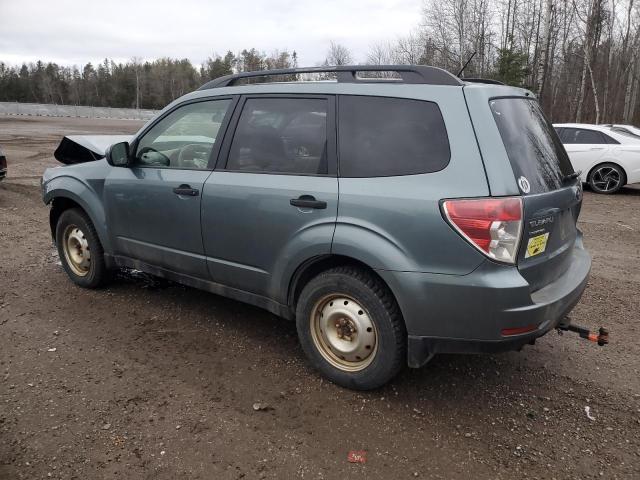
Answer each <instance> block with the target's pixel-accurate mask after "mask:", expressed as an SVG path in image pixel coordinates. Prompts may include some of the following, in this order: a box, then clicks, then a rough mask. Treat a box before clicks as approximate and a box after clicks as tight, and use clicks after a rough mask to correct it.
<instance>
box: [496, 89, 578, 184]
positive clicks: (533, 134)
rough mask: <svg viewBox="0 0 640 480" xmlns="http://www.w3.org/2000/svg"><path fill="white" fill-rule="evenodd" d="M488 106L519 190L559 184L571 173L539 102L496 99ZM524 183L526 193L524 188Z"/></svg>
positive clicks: (569, 164)
mask: <svg viewBox="0 0 640 480" xmlns="http://www.w3.org/2000/svg"><path fill="white" fill-rule="evenodd" d="M489 106H490V107H491V111H492V112H493V118H494V119H495V121H496V124H497V125H498V130H499V131H500V136H501V137H502V142H503V143H504V146H505V148H506V150H507V155H508V156H509V161H510V162H511V167H512V168H513V173H514V175H515V177H516V180H518V185H519V186H520V189H521V190H522V193H530V194H534V193H542V192H548V191H550V190H556V189H558V188H560V187H562V183H563V178H564V177H565V176H566V175H568V174H570V173H573V167H572V166H571V162H570V161H569V157H568V156H567V152H566V151H565V149H564V147H563V146H562V143H561V142H560V139H559V138H558V135H557V134H556V131H555V130H554V129H553V127H552V126H551V124H550V123H549V121H548V120H547V119H546V118H545V116H544V113H542V108H540V104H539V103H538V102H537V101H536V100H534V99H528V98H499V99H495V100H491V101H490V102H489ZM521 177H524V179H525V180H526V181H524V182H523V181H521ZM527 183H528V185H529V186H530V191H529V192H527V191H526V188H523V184H525V185H526V184H527Z"/></svg>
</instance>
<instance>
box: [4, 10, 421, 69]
mask: <svg viewBox="0 0 640 480" xmlns="http://www.w3.org/2000/svg"><path fill="white" fill-rule="evenodd" d="M421 6H422V0H314V1H311V0H269V1H260V0H225V1H221V0H171V1H166V0H155V1H150V0H0V61H4V62H6V63H11V64H19V63H22V62H32V61H35V60H38V59H41V60H47V61H55V62H58V63H60V64H66V65H71V64H77V65H81V64H83V63H86V62H87V61H94V62H95V61H96V60H98V61H99V60H101V59H103V58H105V57H108V58H113V59H114V60H116V61H126V60H129V59H130V58H131V57H133V56H137V57H141V58H143V59H154V58H159V57H163V56H169V57H172V58H185V57H186V58H189V59H190V60H191V61H192V62H194V63H195V64H200V63H201V62H202V61H203V60H204V59H205V58H206V57H207V56H209V55H211V54H212V53H213V52H217V53H219V54H224V53H225V52H226V51H227V50H232V51H233V52H234V53H237V52H239V51H240V50H242V49H243V48H252V47H255V48H257V49H258V50H261V51H265V52H266V53H270V52H271V51H273V50H275V49H280V50H283V49H289V50H296V51H297V52H298V58H299V62H298V63H299V65H300V66H307V65H315V64H317V63H319V62H321V61H323V60H324V58H325V53H326V50H327V47H328V45H329V41H330V40H334V41H336V42H338V43H341V44H343V45H345V46H346V47H347V48H349V49H350V50H351V52H352V53H353V56H354V59H355V60H356V61H363V60H365V57H366V54H367V51H368V48H369V46H370V45H371V44H373V43H377V42H380V41H384V40H393V39H395V38H396V37H398V36H402V35H406V34H407V33H408V32H409V31H411V30H412V29H414V28H415V27H416V26H417V25H418V23H419V20H420V12H421Z"/></svg>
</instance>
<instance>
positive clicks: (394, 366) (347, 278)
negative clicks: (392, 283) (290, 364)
mask: <svg viewBox="0 0 640 480" xmlns="http://www.w3.org/2000/svg"><path fill="white" fill-rule="evenodd" d="M332 295H339V296H345V297H348V298H351V299H353V300H354V301H355V302H356V305H358V304H359V305H361V306H362V307H363V308H364V309H366V316H367V318H368V319H369V320H368V321H370V322H371V323H373V324H374V326H375V332H376V336H377V338H376V345H375V349H374V352H373V353H372V354H371V355H373V358H372V359H371V360H368V361H369V362H370V363H368V364H367V365H366V366H365V367H363V368H362V369H361V370H358V371H344V370H343V369H341V368H338V367H336V366H335V365H333V364H332V363H331V362H330V361H329V360H327V358H326V355H327V354H323V353H322V351H321V349H322V347H320V346H318V344H317V343H316V342H317V340H314V335H313V334H312V328H313V327H312V323H313V321H312V313H314V311H316V306H317V305H318V304H319V302H322V301H323V299H326V298H327V297H329V298H332V297H331V296H332ZM327 301H328V300H327ZM345 305H346V303H345ZM359 313H362V312H359ZM296 326H297V330H298V337H299V339H300V344H301V345H302V349H303V350H304V352H305V354H306V355H307V357H308V358H309V360H310V362H311V364H312V365H313V366H314V367H315V368H316V369H317V370H319V371H320V373H322V374H323V375H324V376H325V377H327V378H328V379H329V380H331V381H332V382H334V383H336V384H338V385H341V386H343V387H346V388H351V389H354V390H371V389H374V388H378V387H381V386H382V385H384V384H386V383H387V382H389V380H391V379H392V378H393V377H394V376H395V375H397V374H398V372H399V371H400V370H401V369H402V368H403V367H404V365H406V350H407V333H406V328H405V325H404V321H403V319H402V315H401V313H400V309H399V308H398V305H397V303H396V301H395V299H394V298H393V295H392V294H391V292H390V291H389V289H388V287H387V286H386V285H385V284H384V283H383V282H382V281H381V280H380V279H378V278H377V277H375V276H374V275H373V274H371V273H369V272H367V271H366V270H364V269H361V268H358V267H351V266H344V267H336V268H333V269H331V270H327V271H325V272H323V273H321V274H319V275H318V276H317V277H315V278H313V279H312V280H311V281H310V282H309V283H308V284H307V285H306V286H305V287H304V289H303V290H302V292H301V294H300V298H299V299H298V303H297V306H296ZM320 331H322V330H320ZM316 338H317V334H316ZM354 338H357V337H354ZM349 341H351V340H349ZM367 348H369V346H367ZM357 358H360V357H357Z"/></svg>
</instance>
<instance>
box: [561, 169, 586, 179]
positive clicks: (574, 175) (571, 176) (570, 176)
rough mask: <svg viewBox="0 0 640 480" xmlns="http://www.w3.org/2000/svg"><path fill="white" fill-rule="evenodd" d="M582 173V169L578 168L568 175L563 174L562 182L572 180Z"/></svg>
mask: <svg viewBox="0 0 640 480" xmlns="http://www.w3.org/2000/svg"><path fill="white" fill-rule="evenodd" d="M581 174H582V170H578V171H577V172H573V173H570V174H569V175H565V176H564V177H562V181H563V182H568V181H569V180H573V179H574V178H578V177H579V176H580V175H581Z"/></svg>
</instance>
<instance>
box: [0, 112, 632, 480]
mask: <svg viewBox="0 0 640 480" xmlns="http://www.w3.org/2000/svg"><path fill="white" fill-rule="evenodd" d="M140 126H141V125H140V123H138V122H134V121H123V120H87V119H64V118H51V119H44V118H30V117H25V118H20V117H1V116H0V145H2V146H3V148H4V149H5V151H6V154H7V158H8V161H9V177H8V178H7V179H6V181H4V182H1V183H0V247H1V249H2V250H1V251H2V257H3V262H2V263H0V279H1V280H0V479H12V480H13V479H22V478H25V479H27V478H28V479H32V478H34V479H36V478H38V479H39V478H60V479H82V480H84V479H100V478H108V479H111V478H126V479H176V478H181V479H186V478H189V479H191V478H194V479H195V478H201V479H212V478H215V479H227V478H228V479H239V478H278V479H282V478H324V479H333V478H336V479H338V478H367V479H376V478H380V479H392V478H393V479H396V478H398V479H402V478H416V477H418V478H447V479H450V478H473V479H485V478H486V479H512V478H545V479H547V478H557V479H561V478H579V479H587V478H636V479H637V478H640V375H639V373H640V372H639V370H640V357H639V353H640V347H639V340H640V336H639V333H640V330H639V327H638V322H639V315H638V314H639V313H640V295H639V294H638V293H639V287H640V268H639V267H640V235H639V232H640V208H639V206H640V189H634V188H627V189H625V190H624V191H623V192H622V193H620V194H618V195H614V196H596V195H593V194H591V193H589V192H586V193H585V201H584V206H583V210H582V215H581V218H580V227H581V228H582V230H583V231H584V233H585V238H586V245H587V247H588V248H589V250H590V251H591V253H592V255H593V257H594V262H593V269H592V275H591V280H590V282H589V286H588V288H587V290H586V293H585V295H584V297H583V299H582V301H581V302H580V304H579V305H578V306H577V307H576V309H575V310H574V313H573V314H572V318H573V319H574V321H575V322H576V323H579V324H583V325H586V326H588V327H591V328H597V327H599V326H601V325H604V326H607V327H609V329H610V331H611V342H612V343H611V344H610V345H608V346H606V347H603V348H599V347H596V346H594V345H593V344H591V343H589V342H586V341H583V340H580V339H578V338H577V337H576V336H575V335H573V334H565V335H564V336H559V335H557V334H556V333H555V332H552V333H550V334H548V335H546V336H545V337H543V338H541V339H540V340H539V341H538V342H537V344H536V345H535V346H531V347H526V348H525V349H524V350H523V351H522V352H513V353H507V354H500V355H493V356H440V357H437V358H436V359H434V360H433V362H432V363H430V364H429V365H428V366H426V367H425V368H423V369H420V370H406V371H405V372H403V373H402V374H401V375H400V376H399V378H397V379H396V380H395V381H394V382H392V383H391V384H390V385H388V386H387V387H385V388H383V389H381V390H378V391H375V392H370V393H357V392H352V391H349V390H344V389H341V388H339V387H336V386H334V385H332V384H330V383H327V382H325V381H323V380H322V379H321V378H320V377H319V376H318V375H317V374H316V373H315V372H314V371H312V370H311V369H310V368H309V366H308V365H307V363H306V362H305V359H304V358H303V355H302V352H301V350H300V348H299V346H298V343H297V340H296V333H295V328H294V325H293V324H292V323H290V322H287V321H284V320H281V319H278V318H276V317H274V316H273V315H271V314H269V313H267V312H264V311H261V310H259V309H256V308H253V307H250V306H246V305H243V304H241V303H238V302H234V301H231V300H227V299H224V298H221V297H218V296H215V295H211V294H208V293H205V292H200V291H197V290H194V289H190V288H186V287H182V286H179V285H176V284H173V283H168V282H163V281H157V280H154V279H152V278H150V277H147V276H144V275H132V274H122V275H121V276H120V277H119V278H118V279H117V281H116V282H114V283H113V284H112V285H111V286H109V287H108V288H105V289H103V290H97V291H88V290H82V289H80V288H78V287H76V286H74V285H73V284H72V283H71V282H70V281H69V280H68V279H67V277H66V275H65V274H64V272H63V271H62V268H61V267H60V265H59V261H58V258H57V256H56V254H55V251H54V249H53V248H52V244H51V239H50V235H49V231H48V217H47V215H48V211H47V208H46V207H45V206H44V205H43V204H42V202H41V199H40V192H39V188H38V181H39V176H40V174H41V173H42V170H43V168H45V167H46V166H48V165H55V163H56V162H55V160H53V159H52V151H53V149H54V148H55V146H56V144H57V143H58V141H59V140H60V137H61V136H62V135H63V134H66V133H82V132H105V133H133V132H135V131H136V130H137V129H138V128H139V127H140ZM255 402H262V403H265V404H266V406H267V408H266V409H264V410H259V411H256V410H254V408H253V404H254V403H255ZM586 407H589V416H591V418H589V416H588V415H587V412H586V411H585V409H586ZM350 450H365V451H366V463H349V462H348V461H347V454H348V452H349V451H350Z"/></svg>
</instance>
